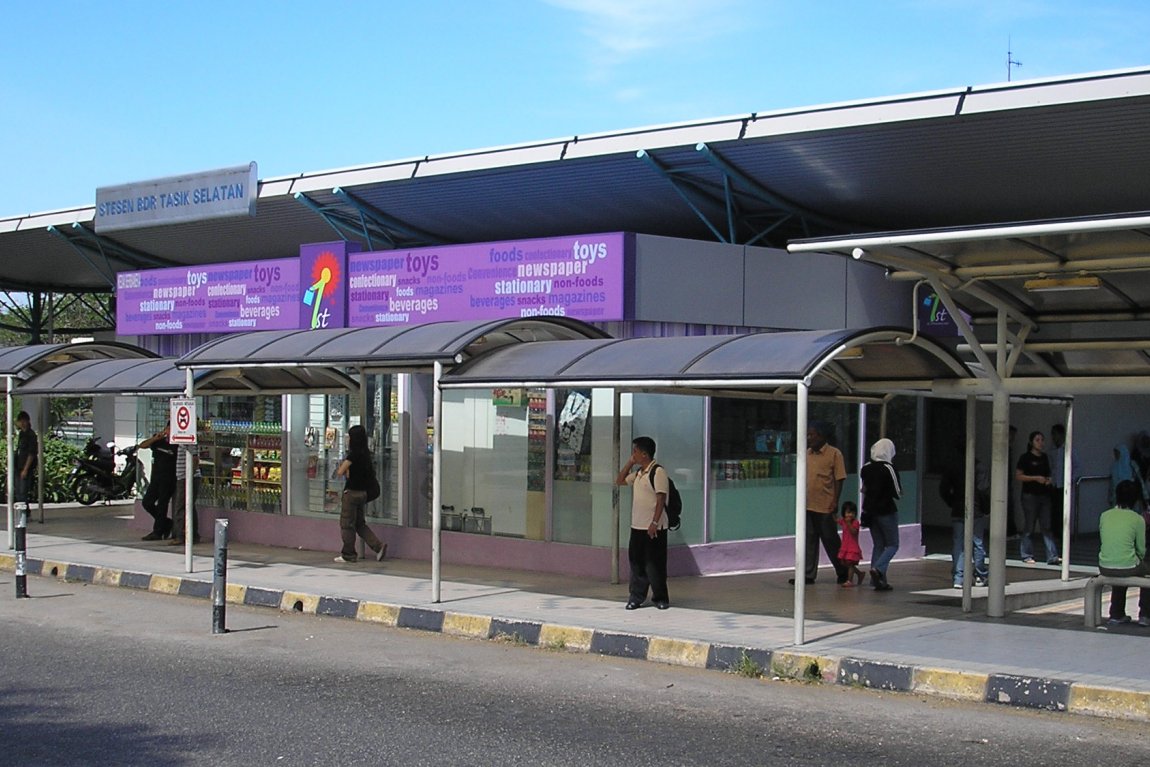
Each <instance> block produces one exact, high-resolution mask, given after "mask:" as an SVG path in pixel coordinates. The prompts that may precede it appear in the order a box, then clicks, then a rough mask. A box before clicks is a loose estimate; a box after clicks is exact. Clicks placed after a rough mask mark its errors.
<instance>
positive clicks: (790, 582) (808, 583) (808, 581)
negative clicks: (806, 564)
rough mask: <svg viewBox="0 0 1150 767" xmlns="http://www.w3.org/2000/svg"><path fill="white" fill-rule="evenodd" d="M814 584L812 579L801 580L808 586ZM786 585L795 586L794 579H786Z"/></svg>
mask: <svg viewBox="0 0 1150 767" xmlns="http://www.w3.org/2000/svg"><path fill="white" fill-rule="evenodd" d="M814 582H815V579H814V578H803V583H805V584H807V585H808V586H812V585H814ZM787 583H789V584H791V585H792V586H794V585H795V579H794V578H787Z"/></svg>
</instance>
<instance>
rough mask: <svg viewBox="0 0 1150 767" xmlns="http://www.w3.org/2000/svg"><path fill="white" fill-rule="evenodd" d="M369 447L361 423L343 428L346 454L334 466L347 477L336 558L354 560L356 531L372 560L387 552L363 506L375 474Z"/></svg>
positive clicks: (341, 507) (338, 474)
mask: <svg viewBox="0 0 1150 767" xmlns="http://www.w3.org/2000/svg"><path fill="white" fill-rule="evenodd" d="M374 466H375V465H374V463H373V462H372V459H371V449H370V448H369V447H368V446H367V432H366V431H365V430H364V428H363V427H362V426H352V427H351V428H350V429H348V430H347V457H346V458H344V459H343V460H342V461H341V462H340V464H339V468H337V469H336V470H335V475H336V476H337V477H347V482H346V484H344V486H343V502H342V505H341V506H340V512H339V532H340V536H341V537H342V538H343V549H342V550H341V551H340V555H339V556H338V557H336V558H335V561H336V562H354V561H355V560H356V557H357V554H356V551H355V536H356V534H357V533H358V534H359V537H360V538H363V541H364V543H366V544H367V545H368V547H369V548H370V549H371V550H372V551H374V552H375V558H376V560H377V561H378V560H382V559H383V557H384V555H385V554H387V544H386V543H384V542H382V541H381V540H379V538H378V537H377V536H376V534H375V533H373V532H372V531H371V528H370V527H368V526H367V520H366V519H365V516H364V508H365V507H366V506H367V490H368V488H369V487H371V480H372V477H374V476H375V468H374Z"/></svg>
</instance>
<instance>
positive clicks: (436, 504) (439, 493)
mask: <svg viewBox="0 0 1150 767" xmlns="http://www.w3.org/2000/svg"><path fill="white" fill-rule="evenodd" d="M442 377H443V363H442V362H436V363H435V372H434V375H433V380H432V382H431V387H432V391H431V398H432V410H431V428H432V429H433V430H434V432H435V434H434V435H433V436H432V443H431V601H432V602H435V603H437V604H438V603H439V601H440V594H441V586H442V583H441V582H440V580H441V579H440V557H441V554H442V549H441V546H440V538H441V536H442V532H443V509H442V508H440V506H441V505H442V504H443V489H442V487H441V484H442V479H443V390H442V389H440V388H439V381H440V379H441V378H442Z"/></svg>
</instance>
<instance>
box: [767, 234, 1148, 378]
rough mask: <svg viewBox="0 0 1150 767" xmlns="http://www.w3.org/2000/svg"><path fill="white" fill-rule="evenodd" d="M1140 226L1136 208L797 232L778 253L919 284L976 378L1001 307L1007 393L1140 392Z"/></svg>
mask: <svg viewBox="0 0 1150 767" xmlns="http://www.w3.org/2000/svg"><path fill="white" fill-rule="evenodd" d="M1148 231H1150V214H1145V213H1142V214H1130V215H1121V216H1105V217H1097V218H1077V219H1066V220H1061V221H1035V222H1022V223H1017V224H1011V225H1006V226H985V227H972V228H965V229H944V230H928V231H907V232H886V233H883V234H876V235H868V236H861V237H840V238H833V239H827V238H823V239H812V240H802V241H798V242H793V243H791V245H790V246H789V250H790V251H791V252H794V253H811V252H818V253H837V254H839V255H842V256H844V257H847V258H856V259H861V260H864V261H868V262H871V263H875V264H879V265H881V266H883V267H885V268H886V269H887V278H888V279H890V280H897V281H905V282H910V281H915V282H917V281H925V282H927V283H929V285H930V290H931V291H932V292H933V293H934V294H936V295H938V296H939V297H940V299H941V300H942V301H943V302H944V303H945V302H948V301H949V302H950V304H948V305H947V309H948V311H949V312H950V314H951V316H955V310H956V309H957V310H961V312H962V313H963V314H964V321H963V322H962V323H957V320H956V325H957V328H958V330H957V332H958V333H961V334H962V336H963V339H962V340H963V341H964V342H965V343H964V344H963V346H962V347H960V348H959V351H960V352H964V353H965V354H969V355H973V360H972V362H971V365H972V369H974V370H975V371H976V372H979V371H982V374H983V375H985V376H989V375H991V372H992V371H993V370H994V369H995V367H996V366H995V363H994V360H993V358H994V355H995V352H996V351H997V348H996V345H995V344H996V343H999V342H1000V341H999V339H997V338H996V331H995V327H996V320H997V317H998V316H999V315H1000V314H1001V315H1002V316H1003V317H1004V319H1005V320H1006V321H1007V323H1009V325H1008V330H1009V333H1008V336H1007V337H1006V338H1004V339H1001V342H1004V343H1006V344H1007V352H1008V353H1009V357H1008V363H1007V365H1006V367H1005V368H1004V369H1003V378H1004V379H1006V380H1007V384H1008V385H1007V388H1008V389H1009V390H1010V391H1011V392H1012V393H1017V394H1040V395H1048V394H1056V395H1066V394H1085V393H1092V392H1093V393H1097V392H1102V391H1108V392H1110V393H1121V392H1145V391H1148V390H1150V356H1148V352H1150V341H1148V340H1147V339H1146V330H1145V325H1146V319H1147V318H1148V317H1150V250H1148V248H1147V232H1148ZM964 389H965V390H967V391H971V393H973V390H971V389H970V387H964Z"/></svg>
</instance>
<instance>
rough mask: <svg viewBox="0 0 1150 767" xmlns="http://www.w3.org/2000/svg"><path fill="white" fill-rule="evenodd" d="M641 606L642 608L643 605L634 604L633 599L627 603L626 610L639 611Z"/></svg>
mask: <svg viewBox="0 0 1150 767" xmlns="http://www.w3.org/2000/svg"><path fill="white" fill-rule="evenodd" d="M642 606H643V604H642V603H641V602H636V601H635V600H634V599H632V600H631V601H630V602H628V603H627V608H626V609H628V610H638V609H639V608H640V607H642Z"/></svg>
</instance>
